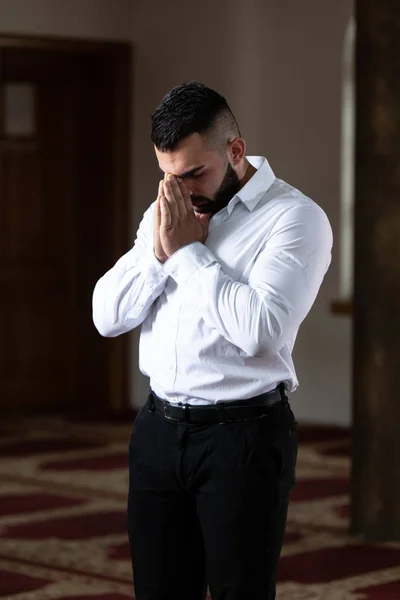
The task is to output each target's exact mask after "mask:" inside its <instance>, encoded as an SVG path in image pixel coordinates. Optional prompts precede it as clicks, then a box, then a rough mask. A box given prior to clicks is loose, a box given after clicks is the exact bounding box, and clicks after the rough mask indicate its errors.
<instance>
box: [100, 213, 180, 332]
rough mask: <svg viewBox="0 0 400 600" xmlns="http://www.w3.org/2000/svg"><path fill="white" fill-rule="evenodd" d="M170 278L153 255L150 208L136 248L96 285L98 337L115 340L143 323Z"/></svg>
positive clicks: (144, 217) (141, 227) (140, 226)
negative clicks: (114, 338)
mask: <svg viewBox="0 0 400 600" xmlns="http://www.w3.org/2000/svg"><path fill="white" fill-rule="evenodd" d="M168 277H169V276H168V273H166V272H164V269H163V264H162V263H160V262H159V261H158V260H157V258H156V256H155V254H154V249H153V205H151V206H150V208H149V209H148V210H147V211H146V212H145V214H144V215H143V218H142V221H141V223H140V225H139V229H138V232H137V237H136V240H135V243H134V246H133V248H132V249H131V250H129V252H127V253H126V254H124V256H122V257H121V258H120V259H119V260H118V261H117V262H116V264H115V265H114V266H113V267H112V269H110V270H109V271H108V272H107V273H106V274H105V275H103V277H101V278H100V279H99V281H98V282H97V283H96V286H95V288H94V292H93V322H94V324H95V326H96V328H97V330H98V331H99V333H101V335H103V336H106V337H115V336H117V335H120V334H121V333H125V332H127V331H130V330H131V329H134V328H135V327H137V326H138V325H140V324H141V323H143V321H144V320H145V318H146V317H147V315H148V314H149V312H150V309H151V305H152V304H153V302H154V301H155V300H156V298H158V296H159V295H160V294H161V293H162V292H163V290H164V287H165V284H166V281H167V279H168Z"/></svg>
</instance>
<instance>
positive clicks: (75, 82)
mask: <svg viewBox="0 0 400 600" xmlns="http://www.w3.org/2000/svg"><path fill="white" fill-rule="evenodd" d="M0 52H1V55H0V57H1V71H0V73H1V79H0V83H1V112H0V116H1V125H0V127H1V137H0V409H2V410H12V409H15V408H29V407H39V408H52V409H53V408H54V409H60V408H65V407H71V406H74V405H80V406H82V407H83V408H84V407H88V406H90V405H93V406H98V407H100V406H105V405H107V404H109V403H110V346H109V345H107V344H106V343H105V340H102V339H101V338H100V336H99V335H98V334H97V332H96V331H95V329H94V327H93V324H92V321H91V294H92V290H93V286H94V283H95V281H96V279H97V278H98V277H99V276H100V275H101V274H102V272H103V271H104V270H105V269H106V268H108V266H110V264H109V263H110V261H111V260H112V259H113V258H114V256H112V254H113V247H112V245H113V241H112V235H113V233H114V232H113V230H112V228H113V206H112V195H113V176H114V175H115V173H114V172H113V168H112V165H113V159H112V156H111V153H112V152H113V140H114V134H115V131H114V126H115V121H114V115H113V88H112V83H113V81H112V79H113V69H112V63H111V61H109V60H107V58H105V57H104V56H97V55H95V54H82V53H77V52H72V53H71V52H65V51H60V50H54V51H49V50H48V49H46V50H43V49H32V48H3V49H2V50H1V51H0Z"/></svg>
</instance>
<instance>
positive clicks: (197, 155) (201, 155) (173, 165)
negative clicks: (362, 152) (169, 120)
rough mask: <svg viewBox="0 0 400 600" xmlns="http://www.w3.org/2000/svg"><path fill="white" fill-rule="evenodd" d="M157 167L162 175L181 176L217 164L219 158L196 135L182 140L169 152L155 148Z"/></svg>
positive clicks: (216, 153)
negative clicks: (198, 168) (201, 167)
mask: <svg viewBox="0 0 400 600" xmlns="http://www.w3.org/2000/svg"><path fill="white" fill-rule="evenodd" d="M155 152H156V156H157V160H158V164H159V167H160V169H161V170H162V171H164V173H172V174H173V175H181V174H183V173H186V172H188V171H191V170H193V169H196V168H197V167H200V166H205V165H212V164H217V163H218V162H219V161H220V156H219V155H218V152H217V151H216V150H213V149H211V148H210V147H209V146H207V144H206V142H205V140H204V138H203V137H202V136H201V135H199V134H198V133H194V134H192V135H191V136H190V137H188V138H185V139H184V140H182V141H181V142H180V143H179V144H178V146H177V147H176V148H175V149H174V150H171V151H168V152H161V151H160V150H158V149H157V148H155Z"/></svg>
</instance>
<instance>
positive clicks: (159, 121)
mask: <svg viewBox="0 0 400 600" xmlns="http://www.w3.org/2000/svg"><path fill="white" fill-rule="evenodd" d="M151 120H152V129H151V140H152V142H153V144H154V145H155V146H156V148H157V149H158V150H160V151H161V152H167V151H169V150H174V149H175V147H176V146H177V145H178V144H179V142H180V141H181V140H183V139H185V138H187V137H189V136H190V135H192V134H193V133H199V134H204V133H206V132H208V131H210V130H211V129H213V128H214V126H215V125H216V124H217V123H218V122H219V121H221V124H223V129H224V131H225V132H229V133H231V134H233V135H240V132H239V128H238V125H237V122H236V119H235V117H234V116H233V113H232V111H231V109H230V108H229V106H228V103H227V101H226V100H225V98H224V97H223V96H221V95H220V94H218V92H215V91H214V90H212V89H210V88H208V87H206V86H205V85H204V84H202V83H199V82H198V81H191V82H189V83H182V84H180V85H178V86H176V87H174V88H173V89H172V90H170V91H169V92H168V94H167V95H166V96H164V98H163V99H162V101H161V103H160V104H159V106H158V107H157V108H156V110H155V111H154V113H153V114H152V116H151Z"/></svg>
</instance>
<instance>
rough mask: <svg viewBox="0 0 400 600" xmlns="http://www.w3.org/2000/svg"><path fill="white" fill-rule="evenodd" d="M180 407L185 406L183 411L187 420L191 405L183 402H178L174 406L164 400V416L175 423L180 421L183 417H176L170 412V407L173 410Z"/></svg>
mask: <svg viewBox="0 0 400 600" xmlns="http://www.w3.org/2000/svg"><path fill="white" fill-rule="evenodd" d="M178 407H179V408H183V413H184V417H185V420H186V419H187V417H188V415H189V411H188V407H189V405H188V404H182V402H179V403H178V404H176V406H174V405H172V404H170V403H168V402H164V418H165V419H167V421H173V422H174V423H179V422H180V421H181V420H182V419H174V417H172V416H171V414H168V409H171V410H172V409H174V408H178ZM187 420H188V419H187Z"/></svg>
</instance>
